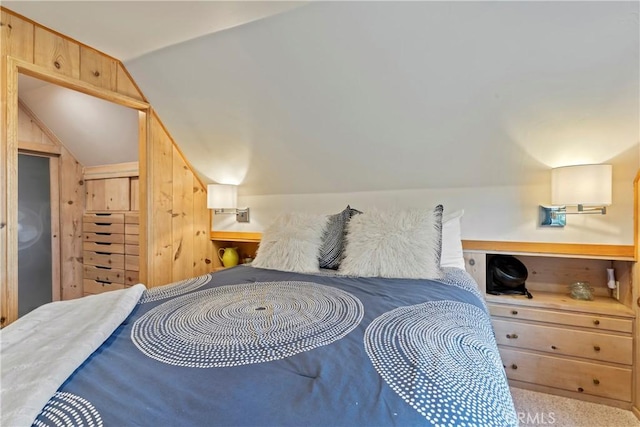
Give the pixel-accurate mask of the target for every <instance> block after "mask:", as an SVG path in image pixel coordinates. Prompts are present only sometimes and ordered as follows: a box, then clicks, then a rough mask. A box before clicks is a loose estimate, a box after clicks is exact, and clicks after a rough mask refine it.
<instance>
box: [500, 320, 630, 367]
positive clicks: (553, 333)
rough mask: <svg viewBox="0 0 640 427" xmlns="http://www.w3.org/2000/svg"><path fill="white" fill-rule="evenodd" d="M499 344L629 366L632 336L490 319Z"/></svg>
mask: <svg viewBox="0 0 640 427" xmlns="http://www.w3.org/2000/svg"><path fill="white" fill-rule="evenodd" d="M492 323H493V328H494V330H495V332H496V341H497V342H498V344H501V345H507V346H512V347H518V348H525V349H530V350H538V351H544V352H549V353H555V354H559V355H567V356H576V357H584V358H588V359H594V360H602V361H605V362H614V363H620V364H623V365H631V363H632V362H633V350H632V349H633V339H632V338H631V336H622V335H612V334H607V333H603V332H590V331H580V330H577V329H562V328H557V327H551V326H542V325H536V324H532V323H522V322H517V321H513V320H501V319H492Z"/></svg>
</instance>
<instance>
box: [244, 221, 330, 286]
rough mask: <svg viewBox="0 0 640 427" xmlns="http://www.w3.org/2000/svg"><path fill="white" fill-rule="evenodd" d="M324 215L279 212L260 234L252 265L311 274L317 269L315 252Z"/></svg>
mask: <svg viewBox="0 0 640 427" xmlns="http://www.w3.org/2000/svg"><path fill="white" fill-rule="evenodd" d="M326 225H327V216H326V215H314V214H306V213H300V212H292V213H286V214H283V215H280V216H279V217H278V218H277V219H276V220H275V221H274V222H273V224H271V225H270V226H269V227H268V228H267V229H266V230H265V231H264V233H263V234H262V240H261V241H260V246H259V247H258V253H257V254H256V258H255V259H254V260H253V263H252V264H251V265H252V266H253V267H258V268H268V269H272V270H283V271H295V272H298V273H312V272H317V271H319V264H318V255H319V253H320V245H321V244H322V235H323V233H324V230H325V227H326Z"/></svg>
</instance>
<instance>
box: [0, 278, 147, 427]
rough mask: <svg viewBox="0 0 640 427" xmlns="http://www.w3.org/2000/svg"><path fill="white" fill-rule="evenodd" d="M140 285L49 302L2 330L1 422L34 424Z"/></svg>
mask: <svg viewBox="0 0 640 427" xmlns="http://www.w3.org/2000/svg"><path fill="white" fill-rule="evenodd" d="M145 289H146V288H145V286H144V285H142V284H138V285H135V286H132V287H130V288H127V289H124V290H118V291H111V292H105V293H102V294H98V295H92V296H87V297H83V298H79V299H75V300H69V301H59V302H53V303H50V304H45V305H43V306H41V307H38V308H37V309H36V310H34V311H32V312H30V313H29V314H27V315H25V316H23V317H21V318H20V319H18V320H17V321H15V322H14V323H12V324H11V325H9V326H7V327H5V328H4V329H2V331H0V370H1V384H0V389H1V394H0V401H1V402H2V403H1V410H2V412H1V414H0V425H3V426H30V425H31V424H32V423H33V422H34V421H35V419H36V417H37V416H38V414H40V412H41V411H42V409H43V407H44V406H45V405H46V404H47V402H48V401H49V399H50V398H51V397H52V396H53V395H54V394H55V392H56V391H57V390H58V388H60V386H61V385H62V384H63V383H64V382H65V381H66V379H67V378H68V377H69V376H70V375H71V374H72V373H73V372H74V371H75V370H76V368H78V366H80V365H81V364H82V363H83V362H84V361H85V360H86V359H87V358H88V357H89V356H90V355H91V354H92V353H93V352H94V351H95V350H96V349H97V348H98V347H100V345H101V344H102V343H103V342H104V341H105V340H106V339H107V338H109V336H110V335H111V334H112V333H113V331H115V330H116V328H117V327H118V326H119V325H120V324H121V323H122V322H123V321H124V320H125V319H126V318H127V317H128V316H129V314H130V313H131V311H132V310H133V309H134V307H135V306H136V304H137V303H138V300H139V299H140V297H141V295H142V293H143V292H144V290H145Z"/></svg>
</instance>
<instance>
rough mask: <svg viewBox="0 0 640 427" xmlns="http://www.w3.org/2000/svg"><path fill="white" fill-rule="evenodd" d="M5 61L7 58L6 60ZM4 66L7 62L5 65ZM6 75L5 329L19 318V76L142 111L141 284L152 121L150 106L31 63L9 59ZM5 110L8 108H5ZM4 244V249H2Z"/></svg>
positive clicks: (1, 290)
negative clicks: (150, 123)
mask: <svg viewBox="0 0 640 427" xmlns="http://www.w3.org/2000/svg"><path fill="white" fill-rule="evenodd" d="M3 59H4V58H3ZM3 62H4V61H3ZM5 71H6V73H4V74H5V75H4V76H3V79H2V93H1V94H0V95H2V98H4V102H3V104H4V105H3V107H4V108H3V109H4V110H5V111H3V112H2V113H3V114H6V115H5V124H6V126H5V132H3V133H2V135H1V136H2V139H3V141H2V142H3V144H2V145H0V149H2V151H3V153H0V159H2V157H3V155H4V156H6V157H5V164H6V183H5V185H6V187H5V188H6V194H5V195H4V200H3V201H4V202H5V205H4V206H3V207H4V208H5V209H6V211H5V216H6V222H5V223H4V224H2V225H1V226H2V227H4V228H5V234H4V236H3V238H4V239H6V240H5V241H4V242H0V248H1V247H2V246H4V249H5V253H4V254H2V257H3V258H4V259H2V260H0V262H1V263H2V264H3V265H4V267H5V272H4V274H3V275H2V276H3V277H2V278H3V280H2V282H1V283H0V295H2V297H1V299H0V317H1V319H0V320H1V321H0V325H1V326H6V325H8V324H10V323H12V322H13V321H15V320H16V319H17V318H18V226H17V219H18V206H17V205H18V204H17V201H18V176H17V173H18V75H19V74H25V75H28V76H31V77H34V78H37V79H40V80H44V81H46V82H48V83H52V84H55V85H58V86H62V87H65V88H67V89H72V90H75V91H78V92H82V93H84V94H86V95H90V96H94V97H96V98H100V99H103V100H105V101H109V102H113V103H115V104H118V105H121V106H124V107H129V108H132V109H134V110H138V111H139V126H138V127H139V132H138V149H139V160H138V161H139V169H140V179H139V186H140V213H141V215H140V259H141V260H142V262H141V271H140V280H144V279H145V278H146V271H147V270H146V257H147V247H146V241H147V240H146V239H147V231H146V227H147V215H146V210H145V209H146V207H147V206H148V203H147V201H146V197H147V194H148V192H147V191H146V188H147V164H146V159H147V155H146V153H147V148H148V147H147V145H148V142H147V139H148V135H149V132H148V128H149V120H150V117H151V114H150V113H151V109H150V106H149V104H148V103H146V102H144V101H139V100H137V99H135V98H131V97H129V96H126V95H122V94H119V93H117V92H112V91H110V90H106V89H102V88H99V87H97V86H93V85H91V84H89V83H85V82H83V81H81V80H77V79H74V78H71V77H67V76H64V75H61V74H57V73H56V72H54V71H50V70H48V69H46V68H44V67H41V66H38V65H34V64H31V63H29V62H26V61H23V60H21V59H17V58H14V57H11V56H8V57H6V70H5ZM5 106H6V107H5ZM3 243H4V245H3Z"/></svg>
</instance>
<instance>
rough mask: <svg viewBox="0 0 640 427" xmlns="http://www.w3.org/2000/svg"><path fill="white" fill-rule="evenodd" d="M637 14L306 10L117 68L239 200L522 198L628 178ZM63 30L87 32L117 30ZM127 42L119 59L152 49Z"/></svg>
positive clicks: (552, 8)
mask: <svg viewBox="0 0 640 427" xmlns="http://www.w3.org/2000/svg"><path fill="white" fill-rule="evenodd" d="M47 3H49V2H47ZM53 3H57V2H53ZM69 3H70V4H73V3H74V2H69ZM90 3H93V2H81V4H82V5H83V6H81V8H82V7H87V6H86V4H90ZM115 3H116V4H117V3H124V4H125V5H126V4H127V3H130V2H115ZM145 3H147V8H151V7H152V6H150V4H156V2H145ZM158 4H159V3H158ZM298 6H299V5H298ZM9 7H10V6H9ZM64 7H67V8H72V7H73V6H70V5H65V6H64ZM103 7H105V8H107V6H103ZM121 7H124V6H121ZM194 7H195V6H194ZM185 9H187V10H188V8H185ZM67 10H68V9H67ZM105 10H106V9H105ZM148 10H151V9H148ZM16 11H18V12H20V10H16ZM153 11H154V12H153V15H154V18H155V16H156V15H160V14H161V11H162V8H160V7H159V6H158V8H157V9H156V8H155V6H153ZM121 12H122V11H120V12H119V14H121ZM638 14H639V3H638V2H312V3H308V4H305V5H303V6H299V7H293V8H290V9H289V10H286V11H285V12H283V13H280V14H276V15H273V16H270V17H268V18H265V19H259V20H253V21H251V22H249V23H246V24H244V25H239V26H230V28H229V29H226V30H224V31H218V32H215V33H213V34H208V35H202V36H200V37H198V38H195V39H191V40H188V41H184V42H180V43H177V44H172V45H169V46H161V47H160V48H158V49H157V50H153V51H149V52H146V53H143V54H140V55H138V53H136V54H132V55H131V59H127V57H121V58H122V59H125V61H124V62H125V65H126V66H127V68H128V70H129V71H130V72H131V74H132V75H133V77H134V79H135V80H136V82H137V83H138V85H139V86H140V87H141V89H142V90H143V92H144V93H145V95H146V96H147V98H148V99H149V100H150V102H151V104H152V105H153V106H154V108H155V109H156V110H157V111H158V113H159V115H160V117H161V119H162V120H163V122H164V123H165V125H166V126H167V128H168V129H169V131H170V132H171V134H172V135H173V137H174V138H175V140H176V141H177V142H178V144H179V145H180V147H181V149H182V151H183V152H184V153H185V155H186V156H187V158H188V159H189V161H190V162H191V163H192V165H193V166H194V167H195V168H196V170H197V171H198V172H199V173H200V174H201V175H202V176H203V177H204V179H205V180H207V181H216V182H227V183H239V184H241V187H240V193H241V194H245V195H257V194H293V193H323V192H354V191H370V190H393V189H412V188H448V187H473V186H478V187H480V186H500V185H520V184H523V185H526V184H530V183H532V182H539V181H541V180H547V179H548V169H549V168H550V167H555V166H562V165H569V164H579V163H601V162H610V163H613V164H614V165H615V164H625V165H626V166H628V168H631V169H633V170H636V169H637V167H638V162H639V160H638V157H639V155H638V142H639V140H640V135H639V128H640V126H639V123H638V122H639V113H640V112H639V107H638V104H639V83H638V81H639V75H640V70H639V67H640V65H639V64H640V54H639V51H640V43H639V36H638V34H639V19H638ZM25 15H27V16H30V15H29V14H28V13H26V12H25ZM80 16H81V17H82V19H83V21H89V22H85V23H84V25H86V26H87V27H88V28H93V29H95V32H98V33H99V32H101V31H103V29H104V27H105V25H106V24H107V23H109V25H112V27H109V30H110V31H112V32H114V33H116V32H120V31H124V29H123V28H124V27H126V26H127V25H130V24H131V23H130V22H128V21H127V20H118V19H113V20H112V19H104V14H103V16H100V15H96V16H95V17H94V18H91V17H92V16H93V15H85V14H82V15H80ZM30 17H32V18H33V19H36V20H37V18H36V17H34V16H30ZM91 19H93V20H94V21H96V20H100V22H101V24H100V25H99V26H98V25H97V24H95V22H94V21H91ZM40 22H42V23H44V24H45V25H48V26H50V27H51V28H53V29H54V30H57V31H60V32H62V33H65V34H68V35H70V36H72V37H74V34H73V33H72V32H70V31H67V30H66V28H62V27H57V26H56V25H52V24H47V23H46V22H44V21H40ZM140 25H142V24H140ZM172 25H173V26H178V27H179V26H180V25H183V26H184V27H185V28H186V27H188V26H189V25H188V24H187V23H184V22H179V21H178V20H176V21H175V22H173V24H172ZM174 29H175V28H174ZM138 31H139V33H138V34H139V35H138V36H135V37H133V38H131V40H130V41H129V43H131V44H134V42H133V40H134V39H136V38H137V37H140V38H143V39H146V38H147V37H148V38H149V39H154V38H155V37H157V38H158V39H159V40H160V39H162V34H161V33H162V31H158V30H155V31H152V32H149V33H147V32H145V28H144V27H141V28H139V29H138ZM76 37H77V38H78V39H80V40H82V41H83V42H85V43H87V44H91V40H90V39H88V38H86V37H84V38H80V37H79V36H76ZM114 40H115V36H114ZM161 44H164V42H163V43H161ZM95 47H97V48H99V49H100V48H101V47H100V46H98V45H95ZM104 50H105V52H106V53H109V54H112V55H114V56H117V51H116V48H113V50H112V51H109V50H108V49H104ZM136 56H137V57H136ZM614 170H615V168H614ZM614 178H615V176H614Z"/></svg>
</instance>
